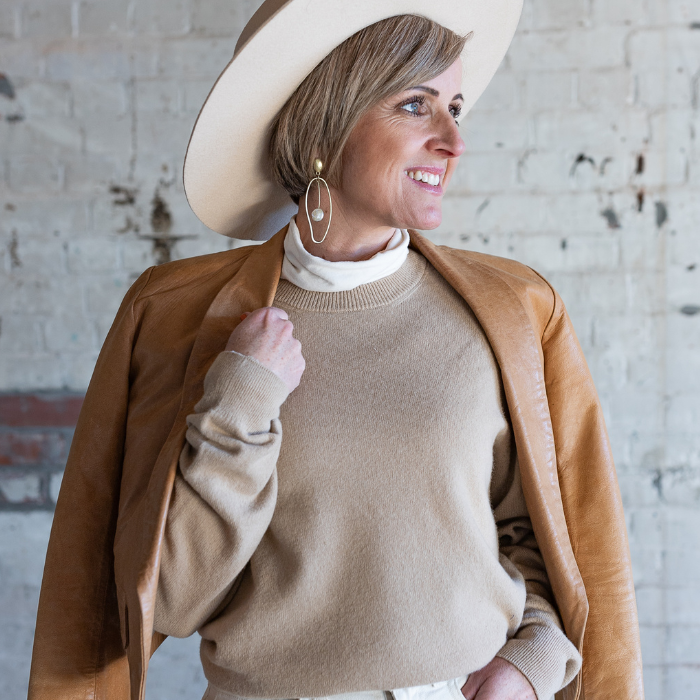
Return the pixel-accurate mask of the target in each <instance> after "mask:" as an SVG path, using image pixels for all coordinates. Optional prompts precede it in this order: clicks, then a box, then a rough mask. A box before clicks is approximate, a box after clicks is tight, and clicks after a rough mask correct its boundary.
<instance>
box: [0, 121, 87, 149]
mask: <svg viewBox="0 0 700 700" xmlns="http://www.w3.org/2000/svg"><path fill="white" fill-rule="evenodd" d="M0 144H2V146H3V150H4V152H5V154H7V155H8V156H10V158H11V159H12V158H13V157H16V156H18V157H31V156H32V155H36V156H40V157H44V158H54V159H56V160H60V158H61V156H62V155H64V154H66V153H67V152H75V151H77V150H80V149H81V148H82V145H83V135H82V132H81V129H80V125H79V124H77V123H76V122H75V121H74V120H72V119H70V118H61V117H53V118H42V119H39V118H37V119H32V120H30V121H24V122H19V123H8V122H5V123H2V122H0Z"/></svg>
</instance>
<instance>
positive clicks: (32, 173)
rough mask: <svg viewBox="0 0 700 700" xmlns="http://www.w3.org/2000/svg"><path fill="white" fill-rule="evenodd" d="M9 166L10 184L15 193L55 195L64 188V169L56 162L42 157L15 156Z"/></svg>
mask: <svg viewBox="0 0 700 700" xmlns="http://www.w3.org/2000/svg"><path fill="white" fill-rule="evenodd" d="M9 165H10V167H9V184H10V189H11V190H12V191H13V192H17V193H35V192H36V193H38V192H44V191H49V192H52V193H55V192H59V191H60V190H61V189H62V188H63V169H62V167H61V165H60V163H58V162H56V161H55V160H51V159H49V158H42V157H41V156H15V157H14V158H12V159H11V160H10V164H9Z"/></svg>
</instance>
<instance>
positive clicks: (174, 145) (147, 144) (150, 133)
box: [136, 112, 194, 184]
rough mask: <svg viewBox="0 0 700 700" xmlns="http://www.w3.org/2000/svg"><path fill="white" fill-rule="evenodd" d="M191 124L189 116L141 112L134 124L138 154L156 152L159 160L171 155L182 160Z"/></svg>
mask: <svg viewBox="0 0 700 700" xmlns="http://www.w3.org/2000/svg"><path fill="white" fill-rule="evenodd" d="M193 126H194V122H193V121H192V119H191V118H190V117H178V116H171V115H167V114H158V113H153V112H145V113H142V114H141V115H140V118H139V121H138V124H137V126H136V129H137V131H136V139H137V143H138V149H139V154H142V153H144V154H148V153H152V154H156V155H157V156H158V157H159V159H161V160H162V158H163V157H164V156H167V155H172V156H176V157H177V159H178V161H179V162H182V161H183V160H184V157H185V152H186V150H187V144H188V142H189V140H190V134H191V133H192V127H193ZM154 184H156V183H154Z"/></svg>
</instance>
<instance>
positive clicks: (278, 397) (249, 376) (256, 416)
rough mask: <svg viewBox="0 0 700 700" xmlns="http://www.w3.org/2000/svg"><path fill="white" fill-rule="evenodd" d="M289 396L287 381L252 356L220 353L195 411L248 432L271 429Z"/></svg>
mask: <svg viewBox="0 0 700 700" xmlns="http://www.w3.org/2000/svg"><path fill="white" fill-rule="evenodd" d="M287 396H289V389H288V388H287V385H286V384H285V383H284V381H283V380H282V379H281V378H280V377H278V376H277V375H276V374H275V373H274V372H273V371H272V370H269V369H268V368H267V367H265V366H264V365H263V364H261V363H260V362H258V361H257V360H256V359H254V358H253V357H250V356H249V355H242V354H240V353H238V352H235V351H233V350H230V351H224V352H222V353H219V355H218V357H217V358H216V359H215V360H214V362H213V363H212V365H211V367H210V368H209V371H208V372H207V376H206V377H205V379H204V395H203V396H202V398H201V400H200V401H199V403H198V404H197V405H196V406H195V411H197V412H198V413H204V412H206V411H210V412H212V413H215V414H216V416H217V418H218V420H219V421H223V422H224V423H228V422H229V420H227V418H230V421H232V422H234V423H236V424H238V425H240V426H245V431H246V432H262V431H267V430H269V429H270V421H272V420H275V419H276V418H278V417H279V409H280V406H281V405H282V404H283V403H284V402H285V400H286V399H287Z"/></svg>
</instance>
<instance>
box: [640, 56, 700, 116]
mask: <svg viewBox="0 0 700 700" xmlns="http://www.w3.org/2000/svg"><path fill="white" fill-rule="evenodd" d="M634 73H635V75H634V81H635V82H634V84H635V90H636V103H637V104H638V105H640V106H641V107H645V108H651V109H657V110H662V109H666V108H667V107H686V108H688V107H692V104H693V85H694V83H693V79H692V76H690V75H688V74H687V73H686V72H685V71H682V72H680V73H679V72H678V71H677V70H669V69H668V68H667V67H663V68H659V67H658V66H657V67H654V68H647V67H644V68H640V69H636V67H635V71H634Z"/></svg>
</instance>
